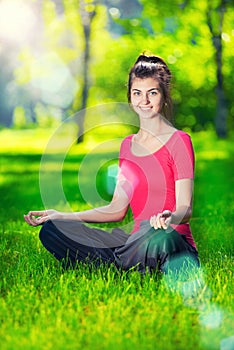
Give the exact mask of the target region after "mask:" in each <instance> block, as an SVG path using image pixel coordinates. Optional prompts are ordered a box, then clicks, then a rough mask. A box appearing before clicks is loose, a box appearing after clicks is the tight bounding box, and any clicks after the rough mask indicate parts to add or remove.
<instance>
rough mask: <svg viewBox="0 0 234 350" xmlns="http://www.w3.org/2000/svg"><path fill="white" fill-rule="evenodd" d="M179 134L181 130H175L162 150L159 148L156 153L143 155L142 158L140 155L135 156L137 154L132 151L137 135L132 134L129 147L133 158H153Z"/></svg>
mask: <svg viewBox="0 0 234 350" xmlns="http://www.w3.org/2000/svg"><path fill="white" fill-rule="evenodd" d="M178 132H179V130H175V131H174V132H173V133H172V134H171V136H170V137H169V139H168V140H167V141H166V142H165V143H164V144H163V145H162V146H161V147H160V148H158V149H157V150H156V151H154V152H152V153H148V154H144V155H142V156H139V155H137V154H135V153H134V152H133V151H132V139H133V137H134V135H136V134H132V135H131V136H130V145H129V148H130V153H131V155H132V156H134V157H137V158H144V157H150V156H153V155H155V154H157V153H158V152H160V151H161V150H162V149H163V148H165V147H166V146H167V144H168V143H169V142H170V141H171V139H172V138H173V137H174V135H175V134H177V133H178Z"/></svg>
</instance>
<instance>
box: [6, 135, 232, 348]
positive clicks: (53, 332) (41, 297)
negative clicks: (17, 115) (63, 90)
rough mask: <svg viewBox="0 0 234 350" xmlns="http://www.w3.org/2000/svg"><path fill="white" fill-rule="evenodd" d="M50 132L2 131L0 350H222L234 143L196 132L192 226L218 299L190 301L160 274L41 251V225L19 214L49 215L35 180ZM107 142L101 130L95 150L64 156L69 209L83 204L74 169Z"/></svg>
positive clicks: (228, 330) (228, 306) (227, 333)
mask: <svg viewBox="0 0 234 350" xmlns="http://www.w3.org/2000/svg"><path fill="white" fill-rule="evenodd" d="M50 132H51V131H49V130H45V129H44V130H41V129H35V130H33V131H32V130H31V131H30V130H27V131H20V130H14V131H9V130H3V131H1V134H0V136H1V140H2V143H1V158H0V161H1V163H0V166H1V176H0V191H1V200H2V209H1V214H2V215H1V218H0V227H1V235H0V248H1V249H0V262H1V271H0V319H1V329H0V342H1V349H3V350H11V349H19V350H21V349H24V350H29V349H38V350H39V349H40V350H41V349H51V350H52V349H55V348H56V349H71V350H73V349H74V350H75V349H87V350H89V349H100V350H115V349H123V350H128V349H129V350H131V349H133V348H136V349H139V350H153V349H155V348H157V349H158V350H165V349H166V350H177V349H179V350H190V349H198V350H209V349H217V350H218V349H220V341H222V340H223V339H226V338H229V337H231V336H233V319H234V315H233V313H234V309H233V305H234V303H233V288H234V285H233V281H234V279H233V273H234V271H233V239H232V236H233V232H232V227H233V215H232V213H233V209H234V208H233V203H234V200H233V199H234V198H233V190H232V183H233V180H234V179H233V171H232V169H233V155H234V148H233V143H232V142H230V141H227V140H217V138H216V136H215V135H214V133H212V132H209V133H208V132H206V133H205V132H202V133H196V134H192V140H193V143H194V146H195V152H196V178H195V197H194V215H193V219H192V220H191V225H192V230H193V234H194V237H195V240H196V242H197V244H198V249H199V254H200V258H201V263H202V270H203V272H204V276H203V277H204V279H205V283H206V284H207V285H208V288H209V289H210V291H211V292H212V295H211V296H209V295H208V296H207V297H206V296H205V294H204V295H203V294H202V295H201V296H200V298H201V299H199V298H198V300H196V299H195V301H194V302H195V304H194V302H192V303H191V304H189V303H188V304H187V303H185V301H184V300H183V299H182V297H181V294H180V293H179V292H178V290H177V289H175V288H172V289H171V288H168V283H167V280H166V279H164V278H163V277H162V276H159V275H157V274H155V275H153V276H149V275H146V276H141V275H140V274H138V273H136V272H131V273H125V272H123V273H120V272H119V271H117V270H116V269H115V268H114V267H113V266H112V267H110V268H107V267H106V266H101V267H100V268H99V269H95V268H92V267H91V266H87V265H85V264H79V265H78V266H77V269H75V270H67V271H64V270H63V269H62V268H61V266H60V265H59V264H58V262H57V261H56V260H55V259H54V258H53V257H52V256H50V254H49V253H48V252H47V251H46V250H45V249H44V248H43V247H42V245H41V243H40V241H39V239H38V232H39V228H32V227H29V226H28V225H26V223H24V222H23V214H24V213H26V212H27V211H28V210H30V209H37V208H38V209H43V203H42V201H41V198H40V188H39V179H38V177H39V168H40V161H41V154H42V153H43V150H44V148H45V147H46V144H47V142H48V140H49V137H50V136H51V135H50ZM64 132H66V130H64ZM121 132H122V133H123V131H121ZM110 133H114V131H113V130H110ZM101 137H102V130H100V134H99V133H97V136H96V139H95V138H94V139H92V142H91V143H90V140H91V139H90V137H89V138H87V140H86V143H84V144H83V145H82V146H81V145H79V146H74V147H73V148H72V149H71V150H70V152H69V154H68V155H67V157H66V159H65V162H64V172H63V182H64V189H65V191H66V195H67V198H68V200H69V202H70V203H71V207H72V208H73V209H77V208H85V207H86V204H85V203H84V201H83V200H82V198H81V196H80V193H79V192H78V191H76V190H75V189H76V188H77V165H79V164H80V163H81V162H82V159H83V155H84V154H85V153H87V151H88V148H89V145H90V144H91V145H92V146H93V145H94V142H95V143H96V144H98V143H99V142H100V140H101ZM55 151H56V150H55ZM110 155H111V153H108V152H107V151H106V150H105V151H104V150H103V154H101V153H100V152H99V154H97V155H95V157H94V160H95V159H96V160H97V161H98V157H101V156H102V157H103V158H104V159H106V162H107V163H106V164H109V163H108V159H109V157H110ZM94 163H95V162H94ZM93 166H95V165H93ZM100 171H102V169H100ZM48 172H51V168H48ZM98 186H100V189H101V186H103V183H102V182H101V183H100V182H99V183H98ZM110 226H111V224H109V225H107V229H108V228H110Z"/></svg>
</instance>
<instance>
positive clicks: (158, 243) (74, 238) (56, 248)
mask: <svg viewBox="0 0 234 350" xmlns="http://www.w3.org/2000/svg"><path fill="white" fill-rule="evenodd" d="M40 239H41V242H42V244H43V245H44V246H45V248H46V249H47V250H48V251H49V252H50V253H52V254H53V255H54V256H55V258H57V259H58V260H62V261H63V264H65V266H75V265H76V264H77V262H79V261H86V262H88V263H89V262H92V263H94V264H95V265H100V263H107V264H115V265H116V266H117V267H119V268H122V269H124V270H129V269H131V268H133V269H137V270H138V271H141V272H145V271H150V272H151V271H152V270H157V269H158V270H160V271H162V272H168V270H169V269H172V270H176V271H179V270H180V269H181V268H182V267H183V268H184V267H185V266H186V267H188V266H191V267H194V266H199V259H198V253H197V251H196V249H195V248H194V247H192V246H191V245H190V244H189V243H188V242H187V241H186V239H185V237H184V236H183V235H180V234H179V233H178V232H176V231H175V230H170V231H169V232H167V231H165V230H155V229H154V228H152V227H151V226H150V224H149V222H148V221H143V222H142V223H141V228H140V230H139V231H138V232H136V233H134V234H132V235H129V234H127V233H125V232H124V231H123V230H121V229H118V228H114V229H113V230H112V232H111V233H109V232H107V231H104V230H100V229H98V228H90V227H89V226H87V225H84V224H83V223H80V222H77V221H59V220H56V221H54V222H52V221H47V222H46V223H44V224H43V226H42V229H41V231H40Z"/></svg>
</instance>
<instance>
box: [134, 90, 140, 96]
mask: <svg viewBox="0 0 234 350" xmlns="http://www.w3.org/2000/svg"><path fill="white" fill-rule="evenodd" d="M140 94H141V93H140V92H139V91H134V92H133V96H140Z"/></svg>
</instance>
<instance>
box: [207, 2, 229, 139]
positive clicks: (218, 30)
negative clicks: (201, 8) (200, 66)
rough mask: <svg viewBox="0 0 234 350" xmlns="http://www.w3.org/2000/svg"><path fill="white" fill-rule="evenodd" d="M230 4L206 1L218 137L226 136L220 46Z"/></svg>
mask: <svg viewBox="0 0 234 350" xmlns="http://www.w3.org/2000/svg"><path fill="white" fill-rule="evenodd" d="M228 3H230V1H229V0H220V1H218V2H217V3H216V2H215V7H214V2H211V0H209V1H208V8H207V24H208V27H209V29H210V33H211V35H212V42H213V45H214V48H215V60H216V75H217V85H216V98H217V107H216V117H215V127H216V133H217V135H218V136H219V137H224V138H225V137H226V136H227V114H228V108H227V100H226V97H225V91H224V86H223V72H222V66H223V57H222V56H223V45H222V33H223V20H224V14H225V12H226V10H227V5H228Z"/></svg>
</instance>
